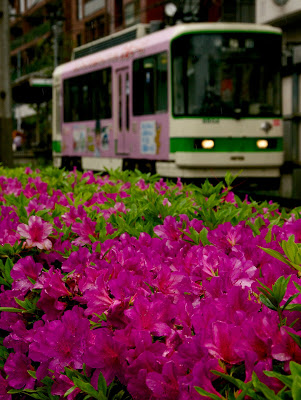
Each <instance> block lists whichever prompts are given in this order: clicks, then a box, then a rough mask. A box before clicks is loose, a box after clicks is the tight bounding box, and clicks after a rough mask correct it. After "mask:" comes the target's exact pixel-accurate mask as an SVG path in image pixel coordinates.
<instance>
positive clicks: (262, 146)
mask: <svg viewBox="0 0 301 400" xmlns="http://www.w3.org/2000/svg"><path fill="white" fill-rule="evenodd" d="M268 145H269V142H268V141H267V140H266V139H259V140H257V142H256V146H257V147H258V148H259V149H266V148H267V147H268Z"/></svg>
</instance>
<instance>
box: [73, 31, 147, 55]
mask: <svg viewBox="0 0 301 400" xmlns="http://www.w3.org/2000/svg"><path fill="white" fill-rule="evenodd" d="M149 30H150V29H149V24H137V25H134V26H131V27H130V28H127V29H123V30H122V31H120V32H116V33H113V34H112V35H109V36H105V37H103V38H100V39H96V40H93V41H92V42H89V43H86V44H84V45H82V46H78V47H75V48H74V49H73V51H72V60H76V59H78V58H81V57H84V56H87V55H89V54H94V53H97V52H98V51H102V50H105V49H109V48H111V47H114V46H118V45H119V44H122V43H126V42H129V41H130V40H134V39H138V38H139V37H142V36H145V35H147V34H148V33H149Z"/></svg>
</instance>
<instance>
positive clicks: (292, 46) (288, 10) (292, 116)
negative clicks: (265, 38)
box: [256, 0, 301, 198]
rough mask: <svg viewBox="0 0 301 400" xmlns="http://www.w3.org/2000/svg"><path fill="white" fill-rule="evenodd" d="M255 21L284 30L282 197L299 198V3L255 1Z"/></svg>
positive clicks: (300, 129) (300, 96) (300, 106)
mask: <svg viewBox="0 0 301 400" xmlns="http://www.w3.org/2000/svg"><path fill="white" fill-rule="evenodd" d="M256 22H258V23H264V24H270V25H274V26H278V27H280V28H281V29H282V31H283V46H282V55H283V56H282V60H283V68H282V89H283V98H282V111H283V119H284V123H283V126H284V145H285V148H284V150H285V165H284V169H283V176H284V179H283V187H282V194H283V195H284V196H286V197H296V198H301V186H300V181H301V2H300V0H257V2H256Z"/></svg>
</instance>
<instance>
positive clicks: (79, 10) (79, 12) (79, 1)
mask: <svg viewBox="0 0 301 400" xmlns="http://www.w3.org/2000/svg"><path fill="white" fill-rule="evenodd" d="M82 2H83V0H77V19H78V20H81V19H83V3H82Z"/></svg>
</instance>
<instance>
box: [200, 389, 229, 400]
mask: <svg viewBox="0 0 301 400" xmlns="http://www.w3.org/2000/svg"><path fill="white" fill-rule="evenodd" d="M194 388H195V390H196V391H197V392H198V393H199V394H200V395H201V396H206V397H210V399H213V400H221V398H222V399H223V398H224V397H220V396H217V395H216V394H213V393H209V392H207V391H206V390H204V389H202V388H200V387H198V386H194Z"/></svg>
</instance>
